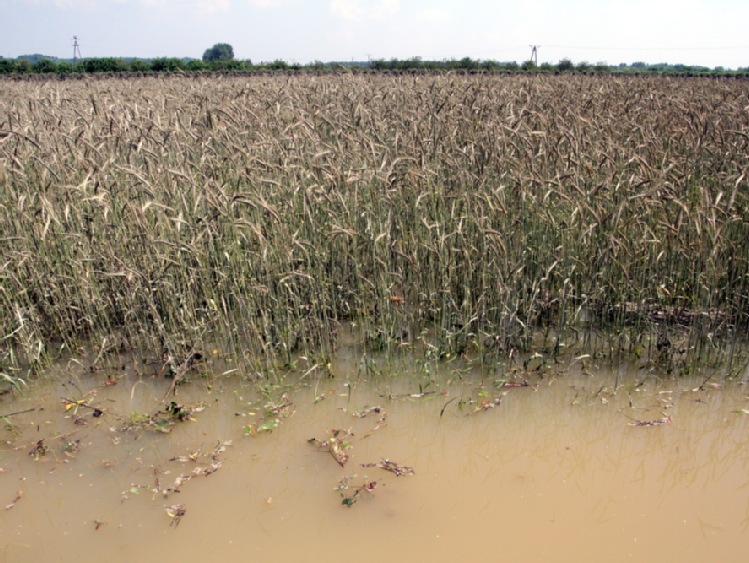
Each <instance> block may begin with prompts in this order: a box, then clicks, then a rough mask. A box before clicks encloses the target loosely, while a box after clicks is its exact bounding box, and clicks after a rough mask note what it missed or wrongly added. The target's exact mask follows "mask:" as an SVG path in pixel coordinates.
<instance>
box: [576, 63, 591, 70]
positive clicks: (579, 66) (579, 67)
mask: <svg viewBox="0 0 749 563" xmlns="http://www.w3.org/2000/svg"><path fill="white" fill-rule="evenodd" d="M576 68H577V70H579V71H580V72H588V71H589V70H590V63H589V62H588V61H580V62H579V63H577V67H576Z"/></svg>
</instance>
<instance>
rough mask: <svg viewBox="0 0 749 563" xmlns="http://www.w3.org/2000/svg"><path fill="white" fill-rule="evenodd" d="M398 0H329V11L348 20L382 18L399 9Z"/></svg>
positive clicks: (391, 14)
mask: <svg viewBox="0 0 749 563" xmlns="http://www.w3.org/2000/svg"><path fill="white" fill-rule="evenodd" d="M400 8H401V6H400V0H377V1H367V0H365V1H364V2H362V1H361V0H330V11H331V12H332V13H333V15H334V16H336V17H338V18H340V19H342V20H348V21H361V20H363V19H375V20H383V19H387V18H389V17H391V16H393V15H395V14H397V13H398V12H399V11H400Z"/></svg>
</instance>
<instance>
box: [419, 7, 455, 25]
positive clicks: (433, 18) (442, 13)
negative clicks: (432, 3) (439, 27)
mask: <svg viewBox="0 0 749 563" xmlns="http://www.w3.org/2000/svg"><path fill="white" fill-rule="evenodd" d="M421 19H422V20H424V21H425V22H427V23H437V24H446V23H450V22H452V21H453V15H452V14H451V13H450V12H448V11H447V10H443V9H440V8H434V9H432V10H424V11H423V12H421Z"/></svg>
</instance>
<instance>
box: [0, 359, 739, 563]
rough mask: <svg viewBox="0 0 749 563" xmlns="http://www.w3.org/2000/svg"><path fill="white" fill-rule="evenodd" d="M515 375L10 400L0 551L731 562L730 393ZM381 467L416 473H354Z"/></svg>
mask: <svg viewBox="0 0 749 563" xmlns="http://www.w3.org/2000/svg"><path fill="white" fill-rule="evenodd" d="M521 375H522V376H518V377H517V378H514V379H513V377H509V379H511V380H513V381H514V380H515V379H517V380H522V378H523V377H527V379H528V381H529V383H530V385H529V386H527V387H509V386H502V383H503V381H504V380H500V379H495V378H484V379H483V380H482V379H481V378H480V377H478V376H475V377H474V376H472V375H471V374H470V373H467V372H464V373H460V372H450V370H449V369H448V368H445V373H444V374H441V375H439V376H436V375H434V371H432V374H431V375H430V374H429V373H427V370H422V371H420V372H419V373H403V374H401V375H399V376H393V377H388V378H385V377H384V376H378V377H375V378H374V379H373V380H370V381H367V380H365V379H364V378H362V377H360V376H359V375H357V373H356V372H354V373H351V374H348V376H347V375H346V374H338V375H337V377H335V378H326V379H321V380H309V379H308V378H305V380H304V381H305V382H306V385H305V386H303V387H299V386H297V387H296V388H289V389H280V388H275V387H273V386H271V385H268V386H266V387H265V388H264V389H263V390H264V391H265V394H263V393H260V392H259V391H258V386H257V385H253V384H251V383H248V382H246V381H243V380H242V378H241V377H239V376H238V375H237V374H236V373H234V374H231V375H228V376H213V377H211V378H207V379H204V380H203V379H200V378H196V379H195V380H194V381H192V382H191V383H189V384H187V385H184V386H181V387H180V388H179V395H178V397H177V401H178V402H179V403H180V404H181V405H185V409H184V410H182V411H181V412H182V414H184V415H185V416H184V417H183V418H185V420H184V421H180V420H179V418H180V416H179V412H180V411H179V409H178V412H177V413H174V412H172V413H162V414H161V415H160V417H156V418H149V415H151V414H153V413H155V412H156V411H158V410H159V408H160V400H161V399H162V398H163V396H164V393H165V392H166V390H167V389H168V387H169V382H168V381H164V380H161V379H156V378H151V377H144V378H135V377H132V378H128V377H124V378H123V379H121V380H119V382H118V384H117V385H113V386H104V385H102V383H103V382H104V376H102V375H90V376H86V377H79V378H77V379H76V380H75V382H74V383H66V384H65V385H63V384H61V383H59V382H56V383H48V384H46V385H40V386H39V387H38V388H34V389H33V390H32V391H30V392H29V393H28V394H27V395H25V396H23V397H18V398H15V399H11V398H8V397H6V398H5V400H4V401H2V402H0V414H3V415H6V414H9V413H14V412H20V411H24V410H26V409H35V410H33V411H30V412H26V413H20V414H15V415H13V416H10V417H8V418H6V421H7V422H8V423H9V424H8V425H7V427H6V428H5V429H3V430H2V432H3V434H2V439H3V444H4V446H3V450H2V452H0V470H2V472H1V473H0V506H5V505H8V509H7V510H3V511H0V530H1V533H0V550H1V551H0V560H1V561H42V560H44V561H51V560H55V561H58V560H59V561H80V560H87V561H94V560H106V561H135V560H137V561H163V560H164V559H165V558H167V559H169V560H182V561H198V560H203V559H205V560H216V559H218V560H228V559H231V558H236V559H237V560H241V561H260V560H266V561H301V560H304V561H356V562H357V563H362V562H368V561H377V562H381V561H383V560H392V561H409V560H432V561H463V560H467V559H469V558H472V559H476V560H481V561H500V560H501V561H521V560H522V561H550V560H553V561H573V560H574V561H580V560H589V561H620V560H627V559H631V560H635V561H656V560H657V561H662V560H664V559H665V560H672V561H706V560H713V561H742V560H745V558H746V547H747V545H749V544H747V541H749V414H745V413H743V412H741V411H742V409H749V400H748V398H747V392H748V391H749V389H748V388H747V387H746V386H743V385H742V384H741V382H732V381H727V382H724V383H723V384H722V385H720V386H718V385H710V384H708V385H705V386H704V387H703V388H702V389H700V384H701V381H700V380H688V379H677V380H673V381H659V380H658V379H657V378H655V377H653V378H650V379H648V380H646V382H645V384H644V385H642V386H639V387H637V385H636V384H635V383H632V384H625V385H623V386H621V387H620V388H619V389H617V390H616V391H614V389H613V387H614V384H615V381H616V375H615V374H614V373H612V372H607V371H605V370H601V371H599V372H598V373H596V374H594V375H583V374H581V373H580V372H579V367H578V369H577V370H576V369H575V366H574V365H573V366H572V367H571V368H569V369H567V370H566V371H565V372H563V373H554V372H551V371H547V372H544V373H543V376H541V375H539V373H536V372H532V373H530V374H521ZM625 375H626V374H625ZM511 376H512V374H511ZM67 377H68V376H67V375H66V376H62V377H61V378H60V379H61V380H63V379H66V378H67ZM347 377H348V378H347ZM635 377H636V378H637V381H638V382H639V381H640V380H641V379H642V375H641V373H640V374H629V376H627V377H625V378H624V380H625V381H629V380H633V381H634V380H635ZM284 392H285V393H286V396H285V397H284V395H283V393H284ZM411 395H413V396H411ZM61 397H65V398H66V399H69V400H70V401H72V403H68V404H67V408H66V405H65V404H64V403H63V402H62V401H61ZM82 399H83V400H82ZM79 400H82V402H81V403H75V401H79ZM374 406H379V407H380V409H379V412H375V411H374V410H372V411H370V412H369V416H366V417H357V416H354V414H355V413H358V414H360V415H361V414H365V412H364V409H366V408H368V407H374ZM96 409H99V411H100V412H101V414H102V415H101V416H94V414H95V411H96ZM266 414H267V416H266ZM668 417H670V418H668ZM159 419H160V420H159ZM84 422H85V424H83V423H84ZM638 422H639V423H646V422H657V423H659V424H652V425H645V424H638ZM661 423H662V424H661ZM169 427H171V432H170V433H168V434H167V433H163V432H160V431H159V429H161V430H165V429H169ZM128 428H129V429H128ZM331 429H337V430H340V432H339V433H338V437H337V438H334V436H333V434H332V433H331ZM264 430H265V431H264ZM311 438H316V439H317V440H319V441H320V442H324V441H326V440H327V441H328V444H327V446H328V447H327V449H326V444H320V443H317V445H314V444H310V443H308V440H309V439H311ZM332 440H340V442H337V443H338V447H340V448H342V449H343V450H344V451H345V454H347V455H348V457H349V459H348V461H347V462H346V464H345V466H344V467H341V466H340V465H339V463H338V462H337V461H336V459H335V457H334V456H333V455H331V453H330V452H329V451H328V449H330V441H332ZM40 441H41V442H40ZM383 459H388V460H391V461H392V462H393V463H395V464H399V465H400V466H409V467H413V468H414V470H415V475H413V476H409V475H404V476H396V475H395V474H394V473H391V472H388V471H385V470H384V469H382V468H379V467H376V466H375V467H363V466H362V464H377V463H380V464H382V460H383ZM391 467H392V466H391ZM344 478H349V488H348V489H345V490H340V491H338V490H336V487H338V486H339V484H340V483H341V481H342V479H344ZM373 483H376V485H372V484H373ZM359 486H365V487H364V488H362V490H361V491H360V493H359V494H357V495H356V496H355V497H354V492H355V490H356V488H357V487H359ZM370 486H371V487H374V490H372V491H370V490H369V487H370ZM174 489H178V492H177V491H175V490H174ZM347 497H348V498H350V499H351V498H353V499H354V500H355V501H356V502H355V503H354V504H353V506H351V507H346V506H345V505H343V504H342V500H343V499H345V498H347ZM14 501H15V502H14ZM173 505H181V507H183V508H184V516H182V517H181V519H179V520H176V519H175V520H172V517H173V516H176V513H175V510H176V508H172V509H170V510H169V511H168V510H167V507H171V506H173ZM170 514H171V515H170ZM170 524H171V525H170Z"/></svg>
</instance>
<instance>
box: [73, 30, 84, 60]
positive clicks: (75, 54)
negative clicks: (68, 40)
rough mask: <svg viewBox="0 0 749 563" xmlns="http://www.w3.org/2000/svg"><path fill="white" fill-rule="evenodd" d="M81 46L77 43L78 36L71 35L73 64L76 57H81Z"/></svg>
mask: <svg viewBox="0 0 749 563" xmlns="http://www.w3.org/2000/svg"><path fill="white" fill-rule="evenodd" d="M81 58H83V57H81V46H80V45H78V36H77V35H73V64H75V63H77V62H78V59H81Z"/></svg>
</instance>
